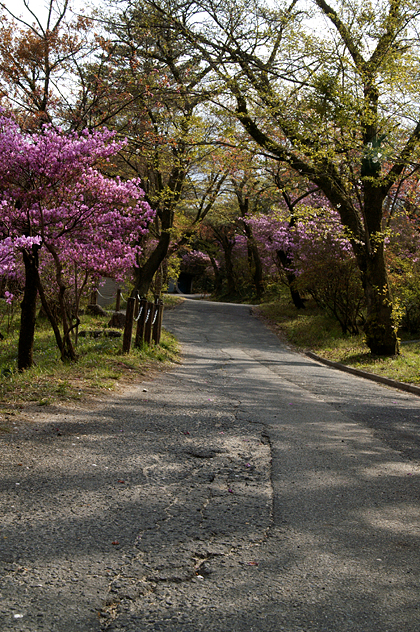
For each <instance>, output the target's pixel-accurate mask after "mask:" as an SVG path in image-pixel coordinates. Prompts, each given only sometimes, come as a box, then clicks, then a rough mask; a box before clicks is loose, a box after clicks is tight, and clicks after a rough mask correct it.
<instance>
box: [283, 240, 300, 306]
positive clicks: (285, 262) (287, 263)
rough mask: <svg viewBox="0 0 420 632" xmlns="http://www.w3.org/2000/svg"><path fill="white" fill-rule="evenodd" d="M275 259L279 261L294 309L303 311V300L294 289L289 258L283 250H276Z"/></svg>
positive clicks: (293, 277)
mask: <svg viewBox="0 0 420 632" xmlns="http://www.w3.org/2000/svg"><path fill="white" fill-rule="evenodd" d="M277 259H278V260H279V263H280V265H281V267H282V268H283V270H284V273H285V275H286V279H287V283H288V285H289V290H290V295H291V297H292V301H293V305H294V306H295V307H296V309H305V303H304V301H303V298H302V297H301V295H300V293H299V291H298V290H297V289H296V275H295V273H294V272H293V269H292V265H293V263H292V260H291V258H290V257H289V256H288V255H287V254H286V253H285V252H284V250H277Z"/></svg>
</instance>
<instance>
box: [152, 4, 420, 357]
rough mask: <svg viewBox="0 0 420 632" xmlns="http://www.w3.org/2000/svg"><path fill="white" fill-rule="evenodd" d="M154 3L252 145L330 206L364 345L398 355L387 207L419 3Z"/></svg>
mask: <svg viewBox="0 0 420 632" xmlns="http://www.w3.org/2000/svg"><path fill="white" fill-rule="evenodd" d="M157 5H158V6H159V10H160V12H161V16H162V19H163V20H164V21H165V20H166V21H167V23H168V24H169V20H170V23H171V24H172V25H174V28H177V29H178V32H179V33H180V34H182V35H183V36H184V37H185V38H186V39H187V40H188V41H189V42H190V43H194V45H195V46H196V47H197V50H199V51H200V53H201V55H202V56H203V58H204V59H206V60H207V61H208V63H212V65H213V69H214V72H215V74H216V75H217V77H218V78H219V80H220V81H221V82H222V83H223V84H224V86H225V87H226V88H227V89H228V91H229V93H230V94H231V95H232V97H233V102H232V103H231V104H230V107H231V108H232V110H235V112H236V116H237V117H238V119H239V120H240V122H241V123H242V125H243V126H244V128H245V129H246V130H247V132H248V133H249V135H250V136H251V137H252V138H253V139H254V140H255V142H257V143H258V144H259V145H260V146H261V147H262V148H263V149H264V151H265V152H266V153H267V154H268V155H269V156H271V157H273V158H275V159H276V160H278V161H280V162H282V163H285V164H287V165H289V166H290V167H291V168H293V169H294V170H295V171H296V172H297V173H298V174H299V175H300V176H303V177H306V178H307V179H308V180H309V181H311V182H312V183H314V184H316V185H317V186H318V187H319V188H320V189H321V190H322V191H323V193H324V195H325V196H326V197H327V199H328V200H329V201H330V203H331V204H332V206H333V207H334V208H336V209H337V210H338V212H339V214H340V217H341V221H342V223H343V225H344V226H345V227H346V229H347V231H348V234H349V236H350V238H351V243H352V247H353V250H354V252H355V255H356V258H357V262H358V266H359V269H360V272H361V276H362V282H363V287H364V291H365V296H366V304H367V317H366V322H365V327H364V329H365V336H366V342H367V344H368V346H369V348H370V349H371V351H372V353H375V354H384V355H392V354H395V353H397V352H398V339H397V323H396V322H395V321H394V315H393V305H392V297H391V294H390V290H389V284H388V279H387V273H386V267H385V260H384V249H385V231H384V212H385V208H386V201H387V196H388V194H389V191H390V189H391V188H392V186H393V185H395V183H397V182H398V181H399V180H400V179H401V178H404V176H405V172H406V169H407V167H408V166H409V164H410V162H411V161H415V160H416V159H417V156H416V153H417V152H418V148H419V143H420V117H419V116H418V113H417V106H416V104H417V103H418V96H419V95H418V85H417V84H416V83H415V82H414V81H412V80H411V78H410V77H414V76H415V75H416V70H415V68H416V63H417V62H416V57H417V52H418V44H419V43H418V38H417V37H416V32H417V31H416V29H417V28H418V25H419V14H418V7H417V3H412V2H410V1H409V0H378V1H377V2H376V3H375V5H374V6H373V5H366V3H364V2H358V1H357V0H355V1H354V2H352V3H339V4H338V3H337V4H335V3H334V5H330V4H328V3H327V2H326V1H325V0H314V2H313V3H312V5H308V4H305V5H302V7H300V5H299V2H297V1H295V0H293V1H292V2H291V4H289V5H284V6H282V7H280V8H278V6H277V7H272V6H271V5H265V4H263V3H259V2H258V0H256V1H254V0H246V1H245V2H243V3H240V4H239V3H236V2H233V0H230V1H229V0H228V1H227V2H226V1H223V3H222V2H216V3H214V2H211V3H210V2H209V3H207V2H206V0H204V1H203V2H201V1H198V2H192V3H189V4H188V7H187V6H186V5H185V4H184V3H182V4H181V5H177V4H176V3H175V2H171V6H170V7H169V5H168V4H164V3H157V2H153V6H154V7H156V6H157ZM308 7H310V8H311V9H312V10H313V12H314V15H315V17H316V18H317V22H315V23H314V22H313V21H311V19H310V18H311V17H312V20H313V16H310V15H309V14H308V13H305V11H306V9H308ZM198 16H201V17H200V19H198ZM320 23H321V25H322V26H321V27H320ZM224 106H225V107H227V106H229V103H228V100H227V97H226V95H224ZM385 159H386V160H385Z"/></svg>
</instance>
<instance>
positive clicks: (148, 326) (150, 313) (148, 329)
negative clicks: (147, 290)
mask: <svg viewBox="0 0 420 632" xmlns="http://www.w3.org/2000/svg"><path fill="white" fill-rule="evenodd" d="M154 313H155V305H154V303H149V302H148V303H147V313H146V323H145V326H144V342H146V343H147V344H148V345H150V343H151V342H152V330H153V317H154Z"/></svg>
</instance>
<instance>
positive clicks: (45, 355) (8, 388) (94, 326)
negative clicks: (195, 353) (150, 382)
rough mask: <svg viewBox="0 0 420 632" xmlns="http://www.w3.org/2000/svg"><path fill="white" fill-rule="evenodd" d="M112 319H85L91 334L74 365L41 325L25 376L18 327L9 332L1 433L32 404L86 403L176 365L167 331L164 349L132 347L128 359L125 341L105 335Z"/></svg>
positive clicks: (1, 346) (0, 378) (3, 347)
mask: <svg viewBox="0 0 420 632" xmlns="http://www.w3.org/2000/svg"><path fill="white" fill-rule="evenodd" d="M108 320H109V316H107V317H93V316H83V317H82V323H81V325H80V327H79V330H84V331H86V332H87V335H85V336H83V337H81V336H80V337H79V339H78V344H77V354H78V360H77V362H75V363H63V362H62V361H61V360H60V357H59V353H58V349H57V347H56V345H55V340H54V336H53V333H52V330H51V327H50V326H49V324H48V323H47V322H44V321H39V322H38V324H37V329H36V336H35V345H34V359H35V366H33V367H32V368H31V369H29V370H27V371H25V372H23V373H18V372H17V370H16V355H17V343H18V323H17V322H16V323H15V324H14V326H12V327H11V328H10V330H9V332H8V333H7V335H6V336H5V338H4V339H3V340H1V341H0V432H1V431H3V432H4V431H5V430H7V424H6V425H5V424H3V422H2V418H3V419H5V418H6V419H7V418H8V416H9V415H13V412H14V411H16V410H17V409H22V408H24V407H25V406H27V405H28V404H31V405H33V404H35V405H37V406H48V405H51V404H57V403H63V402H66V403H68V404H70V403H71V402H73V403H77V402H86V401H87V400H89V399H92V398H94V397H95V396H98V395H99V394H101V393H102V394H103V393H105V392H109V391H113V390H115V389H118V388H119V387H124V386H125V385H129V384H133V383H135V382H139V381H141V380H142V379H143V378H144V377H145V376H149V375H150V374H152V373H154V372H156V371H160V370H162V369H164V368H165V367H168V366H169V365H170V364H171V363H173V362H176V361H177V359H178V356H179V349H178V344H177V342H176V340H175V338H174V337H173V336H172V335H171V334H169V333H168V332H166V331H165V330H163V331H162V337H161V341H160V344H159V345H154V344H152V345H150V346H149V345H143V346H142V348H140V349H135V348H133V347H132V349H131V351H130V353H128V354H124V355H123V354H122V352H121V348H122V337H116V338H114V337H108V336H105V335H104V334H103V332H104V331H107V327H106V325H107V322H108ZM93 331H95V332H101V333H100V334H98V335H97V337H94V336H91V335H89V334H90V332H93Z"/></svg>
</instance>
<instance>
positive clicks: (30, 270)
mask: <svg viewBox="0 0 420 632" xmlns="http://www.w3.org/2000/svg"><path fill="white" fill-rule="evenodd" d="M23 262H24V264H25V289H24V293H23V300H22V302H21V304H20V308H21V318H20V332H19V345H18V371H20V372H22V371H25V370H26V369H29V368H30V367H31V366H32V365H33V363H34V359H33V348H34V337H35V321H36V298H37V294H38V288H37V277H38V250H37V247H36V246H34V247H33V252H32V254H29V253H27V252H26V251H25V250H24V251H23Z"/></svg>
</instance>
